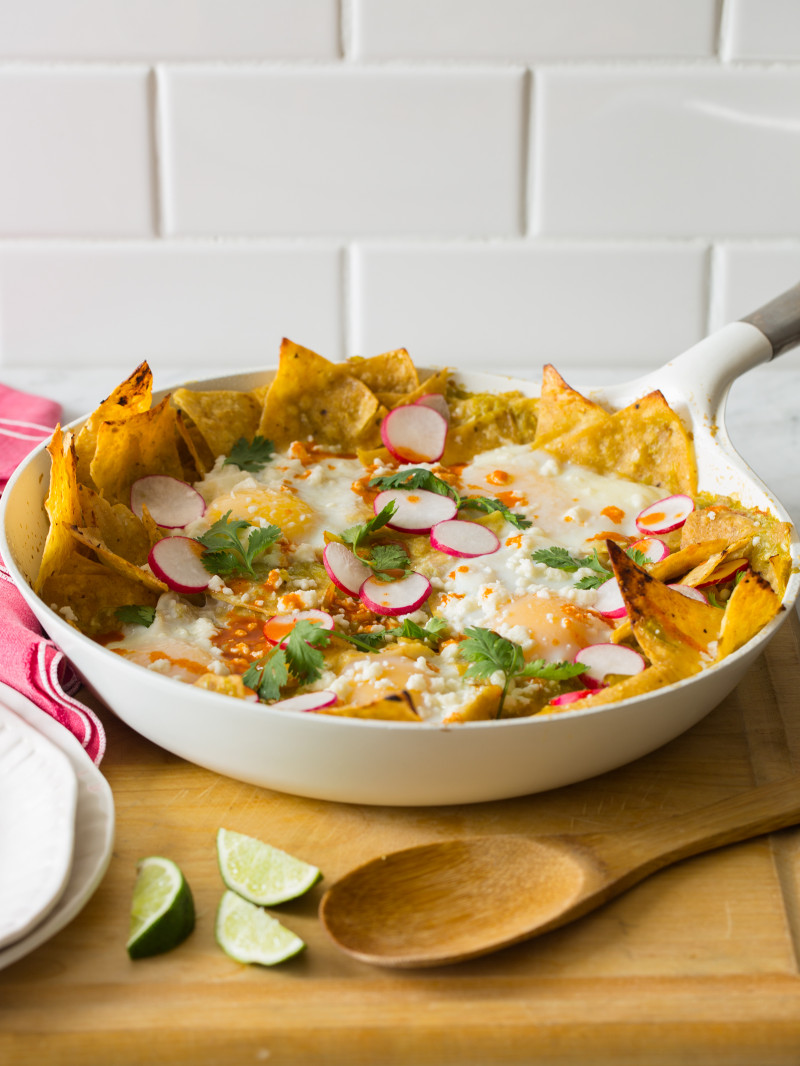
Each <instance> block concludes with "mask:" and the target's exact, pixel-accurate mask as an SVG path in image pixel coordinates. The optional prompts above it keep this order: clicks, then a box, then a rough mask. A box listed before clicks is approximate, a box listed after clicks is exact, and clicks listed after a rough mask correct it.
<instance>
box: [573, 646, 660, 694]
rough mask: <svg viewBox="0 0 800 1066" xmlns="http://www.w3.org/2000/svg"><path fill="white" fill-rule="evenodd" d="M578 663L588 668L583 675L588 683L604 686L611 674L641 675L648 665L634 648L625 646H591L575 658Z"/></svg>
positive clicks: (582, 650)
mask: <svg viewBox="0 0 800 1066" xmlns="http://www.w3.org/2000/svg"><path fill="white" fill-rule="evenodd" d="M574 661H575V662H576V663H583V665H584V666H585V667H587V670H586V672H585V673H584V674H583V675H582V677H583V678H585V679H586V681H587V682H588V681H595V682H598V683H599V684H602V683H603V682H604V681H605V679H606V678H607V677H608V675H609V674H628V675H633V674H640V673H641V672H642V670H644V668H645V666H646V665H647V664H646V663H645V661H644V659H643V658H642V656H641V655H640V654H639V652H638V651H634V650H633V648H628V647H626V646H625V645H624V644H608V643H606V644H590V645H589V646H588V647H586V648H581V650H580V651H579V652H578V654H577V655H576V656H575V660H574Z"/></svg>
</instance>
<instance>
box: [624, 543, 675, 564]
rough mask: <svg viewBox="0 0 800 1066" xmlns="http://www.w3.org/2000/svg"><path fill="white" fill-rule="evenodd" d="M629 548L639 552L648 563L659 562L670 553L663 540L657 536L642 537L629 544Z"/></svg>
mask: <svg viewBox="0 0 800 1066" xmlns="http://www.w3.org/2000/svg"><path fill="white" fill-rule="evenodd" d="M631 549H632V550H634V549H635V550H636V551H638V552H641V553H642V555H643V556H644V557H645V559H647V561H648V563H660V562H661V560H662V559H666V557H667V556H668V555H669V554H670V550H669V548H668V547H667V545H666V544H665V543H664V541H663V540H659V539H658V537H644V538H643V539H642V540H637V541H636V543H635V544H631Z"/></svg>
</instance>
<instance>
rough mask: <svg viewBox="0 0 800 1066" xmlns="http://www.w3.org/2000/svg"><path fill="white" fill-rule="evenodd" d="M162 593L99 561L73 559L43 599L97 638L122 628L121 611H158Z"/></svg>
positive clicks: (50, 581) (47, 584)
mask: <svg viewBox="0 0 800 1066" xmlns="http://www.w3.org/2000/svg"><path fill="white" fill-rule="evenodd" d="M158 595H159V594H158V593H157V592H155V591H153V590H151V589H148V588H145V587H144V586H143V585H142V584H141V583H140V582H139V581H133V580H131V579H130V578H128V577H126V576H125V575H124V574H120V573H117V572H116V571H114V570H111V569H109V567H107V566H104V565H103V564H102V563H100V562H98V561H97V560H96V559H90V558H88V557H87V556H84V555H78V554H75V555H73V556H72V557H71V558H70V560H69V563H68V565H67V566H66V567H65V568H64V569H63V570H61V571H60V572H59V573H57V574H53V575H51V576H50V577H49V578H48V579H47V581H46V582H45V584H44V587H43V589H42V592H41V597H42V599H43V600H44V601H45V603H47V604H48V605H49V606H51V607H52V608H54V609H55V610H57V611H58V610H59V609H60V608H64V611H65V612H66V613H65V617H66V618H67V619H69V620H74V622H75V624H77V625H78V626H79V627H80V629H81V630H82V631H83V632H84V633H88V634H89V635H96V634H98V633H102V632H108V631H109V630H113V629H114V628H116V627H118V626H119V622H118V621H117V620H116V618H115V616H114V612H115V610H116V609H117V607H122V606H125V605H127V604H146V605H147V606H152V607H154V606H155V605H156V604H157V603H158Z"/></svg>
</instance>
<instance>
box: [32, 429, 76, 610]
mask: <svg viewBox="0 0 800 1066" xmlns="http://www.w3.org/2000/svg"><path fill="white" fill-rule="evenodd" d="M47 451H48V452H49V453H50V488H49V489H48V492H47V498H46V499H45V501H44V507H45V510H46V511H47V514H48V517H49V519H50V529H49V530H48V532H47V539H46V540H45V543H44V551H43V553H42V561H41V563H40V565H39V573H38V575H37V577H36V582H35V584H34V591H35V592H40V591H41V589H42V587H43V586H44V584H45V582H46V581H47V580H48V578H50V577H51V576H52V575H53V574H55V573H58V572H59V571H60V570H63V568H64V566H65V565H66V563H67V561H68V560H69V559H70V557H71V556H72V555H74V554H75V550H76V547H75V541H74V540H73V539H72V534H71V533H70V526H73V525H78V524H79V523H80V522H82V520H83V512H82V510H81V499H80V495H79V491H78V459H77V455H76V453H75V439H74V437H73V435H72V433H67V434H64V433H63V432H62V430H61V426H60V425H59V426H56V428H55V430H54V432H53V436H52V438H51V439H50V443H49V444H48V445H47Z"/></svg>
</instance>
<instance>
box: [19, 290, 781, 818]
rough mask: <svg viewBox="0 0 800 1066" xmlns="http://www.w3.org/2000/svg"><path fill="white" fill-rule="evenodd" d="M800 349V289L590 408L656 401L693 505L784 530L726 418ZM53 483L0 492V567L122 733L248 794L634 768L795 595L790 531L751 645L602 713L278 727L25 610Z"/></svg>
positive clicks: (41, 467) (574, 777) (480, 385)
mask: <svg viewBox="0 0 800 1066" xmlns="http://www.w3.org/2000/svg"><path fill="white" fill-rule="evenodd" d="M798 343H800V285H799V286H796V287H795V288H794V289H793V290H791V291H790V292H789V293H786V294H784V296H782V297H779V298H778V299H777V300H775V301H773V303H771V304H769V305H767V307H765V308H763V309H762V310H761V311H759V312H757V313H755V314H753V315H750V316H748V318H747V319H745V320H742V321H740V322H735V323H732V324H730V325H728V326H726V327H725V328H724V329H722V330H720V331H719V332H717V333H715V334H713V335H712V336H711V337H708V338H707V339H706V340H704V341H702V342H701V343H700V344H698V345H696V346H695V347H693V348H692V349H690V350H689V351H688V352H686V353H684V354H683V355H682V356H680V357H679V358H677V359H675V360H674V361H673V362H671V363H668V364H667V365H666V366H665V367H663V368H662V369H660V370H658V371H657V372H655V373H653V374H649V375H647V376H646V377H643V378H640V379H638V380H636V381H633V382H630V383H628V384H626V385H618V386H615V387H613V388H609V389H605V390H603V389H599V390H595V391H593V393H592V396H593V398H595V399H598V400H600V401H601V402H603V401H605V402H608V403H609V404H610V405H611V406H613V407H619V406H622V405H624V404H626V403H628V402H630V401H632V400H633V399H635V398H637V397H639V396H642V395H644V394H645V393H646V392H648V391H650V390H651V389H653V388H655V387H657V388H660V389H661V390H662V392H663V393H664V395H665V396H666V398H667V400H668V401H669V403H670V404H671V405H672V406H673V407H674V408H675V409H676V410H677V411H678V412H679V413H680V414H681V415H682V416H683V417H684V419H685V421H686V423H687V424H688V425H690V426H691V428H692V431H693V433H694V439H695V444H696V450H697V461H698V468H699V482H700V488H701V490H712V491H716V492H720V493H723V494H729V495H733V496H735V497H738V498H739V499H740V500H741V501H742V503H744V504H745V505H748V506H753V507H761V508H766V509H767V510H769V511H771V512H772V513H774V514H775V515H776V516H777V517H779V518H780V519H782V520H783V521H789V517H788V515H787V514H786V512H785V511H784V509H783V508H782V506H781V505H780V504H779V503H778V501H777V500H775V499H774V498H773V496H772V495H771V494H770V492H769V491H768V490H767V488H766V487H765V486H764V485H763V484H762V483H761V482H760V481H759V480H758V478H756V477H755V475H754V474H753V473H752V471H751V470H750V469H749V468H748V467H747V466H746V465H745V463H744V462H743V461H742V460H741V458H740V457H739V456H738V455H737V454H736V452H735V451H734V450H733V448H732V446H731V444H730V441H729V439H728V436H727V434H726V432H725V429H724V422H723V417H724V408H725V400H726V396H727V393H728V389H729V387H730V385H731V383H732V382H733V380H734V379H735V378H737V377H738V376H739V375H740V374H742V373H744V372H745V371H747V370H749V369H750V368H751V367H754V366H756V365H758V364H760V363H764V362H767V361H769V360H770V359H772V358H773V356H774V355H776V354H778V353H779V352H781V351H783V350H786V349H787V348H789V347H792V346H794V345H795V344H798ZM270 376H271V374H270V373H269V372H267V371H265V372H264V373H263V374H253V373H248V374H236V375H229V376H226V377H218V378H214V379H210V380H205V381H201V382H194V383H193V386H194V387H199V388H202V389H215V388H234V389H236V388H251V387H253V386H254V385H256V384H259V383H261V382H263V381H266V380H268V379H269V377H270ZM454 376H455V377H456V378H457V380H458V381H460V382H461V383H463V384H464V385H465V386H466V387H467V388H469V389H472V390H481V391H501V390H507V389H509V388H515V389H520V390H521V391H523V392H524V393H526V394H527V395H536V394H537V393H538V384H536V385H534V384H533V383H531V382H528V381H517V380H513V379H511V380H510V379H508V378H499V377H494V376H490V375H483V374H471V373H464V374H456V375H454ZM79 424H80V422H78V423H76V425H79ZM48 476H49V457H48V455H47V453H46V452H45V451H44V448H39V449H37V451H35V452H34V453H33V454H32V455H31V456H30V457H29V458H28V459H27V460H26V461H25V463H24V464H23V465H22V467H21V468H20V469H19V470H18V471H17V472H16V474H15V475H14V477H13V479H12V480H11V482H10V483H9V485H8V488H7V489H6V492H5V496H4V499H3V500H2V504H1V505H0V506H1V508H2V515H1V522H0V552H2V555H3V557H4V559H5V560H6V563H7V565H8V567H9V569H10V571H11V573H12V575H13V577H14V579H15V581H16V582H17V583H18V585H19V588H20V590H21V592H22V594H23V596H24V597H25V599H26V600H27V602H28V603H29V604H30V606H31V607H32V609H33V611H34V612H35V613H36V615H37V617H38V618H39V620H40V621H41V623H42V625H43V626H44V628H45V630H46V631H47V632H48V633H49V634H50V636H51V637H52V638H53V640H54V641H55V642H56V643H57V644H58V645H60V647H61V648H63V650H64V651H65V653H66V654H67V656H68V657H69V658H70V659H71V661H72V662H73V664H74V665H75V667H76V668H77V669H78V671H79V672H80V674H81V675H82V677H83V678H84V679H85V681H86V684H87V685H88V686H89V687H90V688H91V689H92V690H93V691H94V692H95V693H96V694H97V695H98V696H99V697H100V698H101V699H102V700H103V701H104V702H105V703H106V704H108V706H109V707H110V708H111V709H112V710H113V711H114V712H115V713H116V714H117V715H118V716H119V717H120V718H121V719H122V720H123V721H125V722H127V723H128V725H130V726H131V727H132V728H133V729H135V730H136V731H137V732H139V733H141V734H142V735H143V736H145V737H147V738H148V739H150V740H152V741H154V742H155V743H156V744H159V745H161V746H162V747H164V748H166V749H167V750H168V751H171V752H174V753H175V754H177V755H180V756H183V757H184V758H186V759H189V760H190V761H192V762H195V763H198V764H199V765H201V766H205V767H208V768H209V769H211V770H216V771H218V772H220V773H223V774H227V775H229V776H231V777H234V778H238V779H240V780H243V781H247V782H252V783H254V784H258V785H264V786H267V787H269V788H274V789H278V790H280V791H285V792H291V793H296V794H299V795H304V796H310V797H315V798H320V799H327V800H338V801H344V802H351V803H367V804H389V805H433V804H452V803H471V802H478V801H483V800H492V799H503V798H507V797H511V796H518V795H525V794H527V793H531V792H538V791H543V790H545V789H552V788H556V787H559V786H561V785H567V784H570V783H572V782H575V781H580V780H584V779H586V778H589V777H592V776H594V775H596V774H600V773H603V772H605V771H607V770H611V769H613V768H614V767H616V766H620V765H623V764H624V763H627V762H630V761H631V760H633V759H636V758H638V757H639V756H642V755H644V754H646V753H647V752H650V751H653V750H654V749H655V748H658V747H659V746H660V745H662V744H664V743H666V742H667V741H669V740H671V739H673V738H674V737H676V736H678V735H679V734H680V733H682V732H683V731H684V730H686V729H688V728H690V727H691V726H693V725H694V724H695V723H696V722H698V721H699V720H700V719H701V718H702V717H703V716H704V715H706V714H707V713H708V712H709V711H710V710H711V709H712V708H713V707H715V706H716V705H717V704H718V703H719V702H720V700H722V699H723V698H724V697H725V696H726V695H727V694H728V693H729V692H730V691H731V690H732V689H733V688H734V686H735V685H736V684H737V682H738V681H739V680H740V678H741V677H742V675H743V674H744V672H745V671H746V670H747V668H748V667H749V666H750V664H751V663H752V662H753V661H754V660H755V658H756V657H757V656H758V655H760V654H761V652H762V651H763V650H764V647H765V646H766V644H767V642H768V641H769V640H770V639H771V638H772V637H773V636H774V635H775V633H776V631H777V629H778V628H779V627H780V625H781V624H782V623H783V621H784V620H785V619H786V617H787V615H788V611H789V609H790V608H791V607H792V605H793V604H794V602H795V600H796V598H797V594H798V586H800V574H798V560H800V542H799V541H798V535H797V532H796V531H795V532H794V533H793V535H792V547H791V551H792V558H793V573H792V576H791V579H790V581H789V585H788V588H787V590H786V594H785V597H784V610H783V611H782V612H780V614H779V615H778V617H777V618H776V619H775V620H774V621H773V622H772V623H770V624H769V625H768V626H767V627H766V628H765V629H764V630H763V631H762V632H761V633H759V635H758V636H757V637H756V638H755V639H754V640H753V641H751V642H750V643H749V644H748V645H746V646H745V647H744V648H742V649H740V650H739V651H738V652H736V653H735V654H734V655H732V656H730V657H729V658H727V659H725V660H724V661H723V662H721V663H719V664H717V665H716V666H713V667H711V668H710V669H708V670H705V671H703V672H702V673H700V674H698V675H695V676H694V677H691V678H688V679H686V680H684V681H682V682H679V683H678V684H676V685H672V686H670V687H669V688H666V689H662V690H659V691H656V692H653V693H650V694H648V695H646V696H644V697H639V698H636V699H630V700H625V701H623V702H621V703H618V704H612V705H611V706H608V707H599V708H597V709H594V710H584V711H572V712H569V711H568V712H566V713H560V714H557V715H552V716H542V717H534V718H518V719H510V720H504V721H499V722H475V723H469V724H461V725H454V726H449V727H448V726H432V725H416V724H409V723H398V722H380V721H365V720H359V719H347V718H335V717H326V716H323V715H314V714H304V713H301V712H286V711H283V712H280V711H274V710H272V709H271V708H270V707H267V706H263V705H257V704H253V703H249V702H244V701H241V700H234V699H231V698H229V697H226V696H221V695H218V694H216V693H212V692H208V691H203V690H199V689H196V688H193V687H191V686H188V685H184V684H182V683H180V682H178V681H174V680H171V679H169V678H165V677H161V676H160V675H158V674H155V673H152V672H150V671H147V670H144V669H142V668H141V667H138V666H135V665H132V664H130V663H128V662H126V661H125V660H124V659H122V658H120V657H119V656H117V655H114V654H113V653H111V652H108V651H106V650H105V649H103V648H102V647H101V646H100V645H98V644H96V643H94V642H93V641H91V640H89V639H88V638H87V637H84V636H83V635H82V634H80V633H79V632H77V631H76V630H75V629H74V628H72V627H71V626H70V625H68V624H67V623H66V622H65V621H64V620H63V619H62V618H61V617H59V616H58V615H57V614H55V613H54V612H53V611H51V610H50V609H49V608H48V607H47V606H46V605H45V604H44V603H43V602H42V601H41V600H40V599H39V598H38V597H37V596H35V595H34V593H33V592H32V590H31V586H30V583H31V582H32V580H33V578H34V576H35V574H36V572H37V570H38V564H39V559H40V556H41V550H42V545H43V544H44V539H45V536H46V531H47V520H46V517H45V514H44V511H43V507H42V502H43V499H44V497H45V495H46V493H47V483H48Z"/></svg>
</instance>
